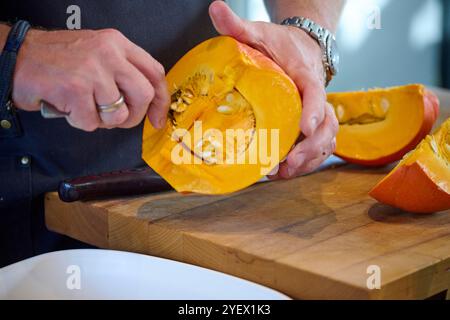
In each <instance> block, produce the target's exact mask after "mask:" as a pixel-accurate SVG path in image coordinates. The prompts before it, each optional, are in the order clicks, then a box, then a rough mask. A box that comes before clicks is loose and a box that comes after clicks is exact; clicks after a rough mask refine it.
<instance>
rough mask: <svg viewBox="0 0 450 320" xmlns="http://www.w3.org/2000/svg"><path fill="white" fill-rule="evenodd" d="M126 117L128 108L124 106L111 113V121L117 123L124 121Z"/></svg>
mask: <svg viewBox="0 0 450 320" xmlns="http://www.w3.org/2000/svg"><path fill="white" fill-rule="evenodd" d="M127 118H128V109H127V108H126V107H122V108H120V109H119V110H117V111H116V112H114V114H113V121H112V122H113V123H114V124H116V125H119V124H121V123H123V122H125V121H126V120H127Z"/></svg>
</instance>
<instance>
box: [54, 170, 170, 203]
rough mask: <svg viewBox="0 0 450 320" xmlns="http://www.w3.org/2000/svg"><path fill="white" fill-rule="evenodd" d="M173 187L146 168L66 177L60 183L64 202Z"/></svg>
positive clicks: (158, 190) (120, 195) (149, 191)
mask: <svg viewBox="0 0 450 320" xmlns="http://www.w3.org/2000/svg"><path fill="white" fill-rule="evenodd" d="M169 190H173V188H172V187H171V186H170V184H168V183H167V182H166V181H165V180H164V179H163V178H161V177H160V176H159V175H157V174H156V173H155V172H154V171H153V170H152V169H151V168H147V167H146V168H139V169H130V170H121V171H114V172H109V173H103V174H99V175H92V176H84V177H79V178H75V179H70V180H65V181H62V182H61V183H60V184H59V188H58V195H59V198H60V199H61V200H62V201H64V202H74V201H80V200H94V199H95V200H98V199H105V198H113V197H122V196H134V195H142V194H148V193H158V192H163V191H169Z"/></svg>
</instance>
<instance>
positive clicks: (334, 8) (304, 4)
mask: <svg viewBox="0 0 450 320" xmlns="http://www.w3.org/2000/svg"><path fill="white" fill-rule="evenodd" d="M265 4H266V7H267V10H268V11H269V15H270V17H271V19H272V21H273V22H276V23H280V22H281V21H282V20H284V19H286V18H288V17H292V16H302V17H305V18H309V19H312V20H313V21H315V22H317V23H319V24H320V25H322V26H324V27H325V28H327V29H329V30H331V31H333V32H335V31H336V28H337V25H338V22H339V17H340V15H341V11H342V9H343V7H344V4H345V0H265Z"/></svg>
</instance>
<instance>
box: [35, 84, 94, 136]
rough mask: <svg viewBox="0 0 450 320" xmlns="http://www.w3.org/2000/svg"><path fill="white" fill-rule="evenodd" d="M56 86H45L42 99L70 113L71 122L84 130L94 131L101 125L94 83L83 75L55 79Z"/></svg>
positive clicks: (69, 120)
mask: <svg viewBox="0 0 450 320" xmlns="http://www.w3.org/2000/svg"><path fill="white" fill-rule="evenodd" d="M54 81H55V82H54V83H58V85H56V86H54V85H53V86H51V87H48V88H44V89H45V90H43V91H42V92H43V93H42V94H43V96H42V97H41V99H42V100H44V101H47V102H48V103H50V104H52V105H54V106H55V107H56V108H57V109H58V110H59V111H62V112H64V113H68V114H69V115H68V116H67V117H66V119H67V121H68V122H69V124H70V125H71V126H73V127H75V128H78V129H81V130H84V131H94V130H95V129H97V128H98V127H99V125H100V117H99V115H98V113H97V108H96V105H95V100H94V92H93V86H92V84H91V83H90V82H89V81H88V80H87V79H83V78H81V77H73V78H70V79H66V78H65V79H62V80H58V79H54Z"/></svg>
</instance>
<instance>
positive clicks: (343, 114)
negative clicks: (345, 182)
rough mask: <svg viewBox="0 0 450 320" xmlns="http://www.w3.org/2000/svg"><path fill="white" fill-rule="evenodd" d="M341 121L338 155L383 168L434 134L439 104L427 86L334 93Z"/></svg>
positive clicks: (332, 102) (352, 161) (347, 159)
mask: <svg viewBox="0 0 450 320" xmlns="http://www.w3.org/2000/svg"><path fill="white" fill-rule="evenodd" d="M328 102H330V103H331V104H332V105H333V107H334V110H335V113H336V116H337V118H338V120H339V132H338V134H337V137H336V152H335V154H336V155H337V156H339V157H341V158H343V159H345V160H346V161H348V162H350V163H356V164H361V165H367V166H381V165H385V164H388V163H391V162H394V161H397V160H400V159H401V158H402V157H403V156H404V155H405V154H406V153H407V152H409V151H411V150H412V149H414V148H415V147H416V146H417V144H418V143H419V142H420V141H421V140H422V139H423V138H424V137H425V136H426V135H427V134H429V133H430V131H431V129H432V128H433V125H434V123H435V121H436V119H437V117H438V114H439V100H438V99H437V97H436V96H435V95H434V94H433V93H432V92H430V91H428V90H426V89H425V87H424V86H423V85H418V84H413V85H407V86H401V87H393V88H388V89H374V90H369V91H367V92H363V91H361V92H345V93H330V94H329V95H328Z"/></svg>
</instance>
